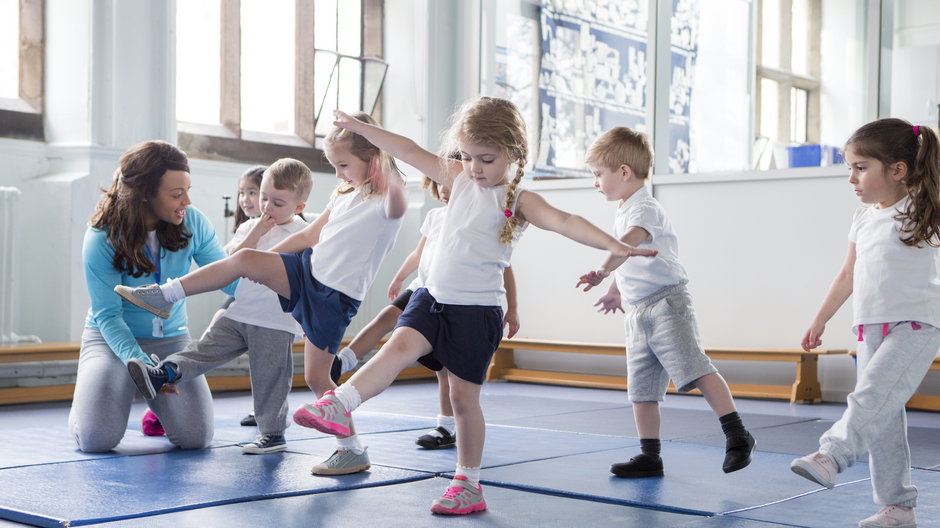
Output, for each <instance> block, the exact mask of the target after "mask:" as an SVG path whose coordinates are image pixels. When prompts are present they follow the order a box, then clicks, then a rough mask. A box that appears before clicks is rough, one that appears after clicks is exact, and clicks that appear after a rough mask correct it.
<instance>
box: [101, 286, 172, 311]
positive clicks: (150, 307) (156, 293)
mask: <svg viewBox="0 0 940 528" xmlns="http://www.w3.org/2000/svg"><path fill="white" fill-rule="evenodd" d="M114 292H115V293H117V294H118V295H120V296H121V297H122V298H124V300H125V301H127V302H129V303H131V304H133V305H134V306H136V307H138V308H143V309H144V310H147V311H148V312H150V313H152V314H153V315H156V316H157V317H161V318H163V319H169V318H170V309H172V308H173V303H171V302H167V301H166V299H164V298H163V292H162V291H161V290H160V286H158V285H156V284H151V285H150V286H141V287H139V288H131V287H130V286H125V285H123V284H118V285H117V286H115V287H114Z"/></svg>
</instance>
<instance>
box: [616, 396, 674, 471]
mask: <svg viewBox="0 0 940 528" xmlns="http://www.w3.org/2000/svg"><path fill="white" fill-rule="evenodd" d="M633 420H634V421H635V422H636V431H637V435H639V437H640V451H641V453H640V454H639V455H637V456H635V457H633V458H631V459H630V460H629V461H627V462H622V463H620V464H613V465H612V466H610V472H611V473H613V474H614V475H616V476H618V477H621V478H646V477H661V476H663V459H662V458H661V457H660V456H659V454H660V448H661V447H660V445H661V444H660V440H659V427H660V422H661V421H662V418H661V416H660V414H659V402H658V401H642V402H641V401H635V402H633Z"/></svg>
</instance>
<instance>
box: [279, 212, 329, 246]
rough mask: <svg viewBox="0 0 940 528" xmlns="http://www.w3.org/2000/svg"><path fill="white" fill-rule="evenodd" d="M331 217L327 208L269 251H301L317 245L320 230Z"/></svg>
mask: <svg viewBox="0 0 940 528" xmlns="http://www.w3.org/2000/svg"><path fill="white" fill-rule="evenodd" d="M329 219H330V210H329V209H326V210H325V211H323V212H322V213H320V216H318V217H317V219H316V220H314V221H313V222H312V223H310V224H308V225H307V227H305V228H303V229H301V230H300V231H297V232H296V233H294V234H293V235H291V236H289V237H287V238H285V239H284V240H281V241H280V242H278V243H277V244H275V245H274V247H272V248H271V249H269V250H268V251H273V252H275V253H300V252H301V251H303V250H305V249H307V248H311V247H313V246H315V245H317V242H319V241H320V231H322V230H323V226H324V225H326V222H327V221H328V220H329Z"/></svg>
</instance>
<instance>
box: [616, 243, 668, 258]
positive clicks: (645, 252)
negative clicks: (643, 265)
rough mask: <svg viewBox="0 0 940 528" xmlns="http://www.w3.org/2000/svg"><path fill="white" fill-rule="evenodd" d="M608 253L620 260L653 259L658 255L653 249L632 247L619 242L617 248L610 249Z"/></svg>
mask: <svg viewBox="0 0 940 528" xmlns="http://www.w3.org/2000/svg"><path fill="white" fill-rule="evenodd" d="M610 253H611V254H612V255H613V256H615V257H620V258H630V257H655V256H656V255H657V254H659V251H657V250H655V249H645V248H638V247H633V246H631V245H629V244H624V243H623V242H621V243H620V244H619V245H618V246H617V247H615V248H613V249H611V250H610Z"/></svg>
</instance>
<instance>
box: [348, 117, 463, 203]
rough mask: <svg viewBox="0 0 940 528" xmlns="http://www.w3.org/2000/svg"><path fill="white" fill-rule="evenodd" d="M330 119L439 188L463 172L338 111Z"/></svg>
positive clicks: (400, 138)
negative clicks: (401, 162)
mask: <svg viewBox="0 0 940 528" xmlns="http://www.w3.org/2000/svg"><path fill="white" fill-rule="evenodd" d="M333 116H334V121H333V124H334V125H335V126H338V127H340V128H345V129H346V130H349V131H350V132H354V133H356V134H359V135H360V136H362V137H364V138H366V139H368V140H369V142H370V143H372V144H373V145H375V146H376V147H379V148H380V149H382V150H384V151H385V152H388V153H389V155H391V156H392V157H393V158H396V159H400V160H402V161H404V162H405V163H407V164H408V165H411V166H412V167H414V168H416V169H418V170H419V171H421V172H422V173H424V174H425V175H427V177H428V178H431V179H432V180H434V181H436V182H437V183H439V184H441V185H445V186H448V187H449V186H451V184H453V182H454V178H455V177H456V176H457V175H458V174H460V171H461V170H463V167H462V166H461V165H460V163H459V162H457V161H455V160H450V159H448V160H441V158H439V157H438V156H437V155H435V154H433V153H431V152H428V151H427V150H424V149H423V148H421V147H420V146H418V144H417V143H415V142H414V141H412V140H410V139H408V138H406V137H405V136H399V135H398V134H395V133H393V132H389V131H388V130H385V129H384V128H381V127H377V126H374V125H370V124H368V123H364V122H362V121H360V120H358V119H356V118H354V117H352V116H350V115H349V114H347V113H345V112H343V111H340V110H334V111H333Z"/></svg>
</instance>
